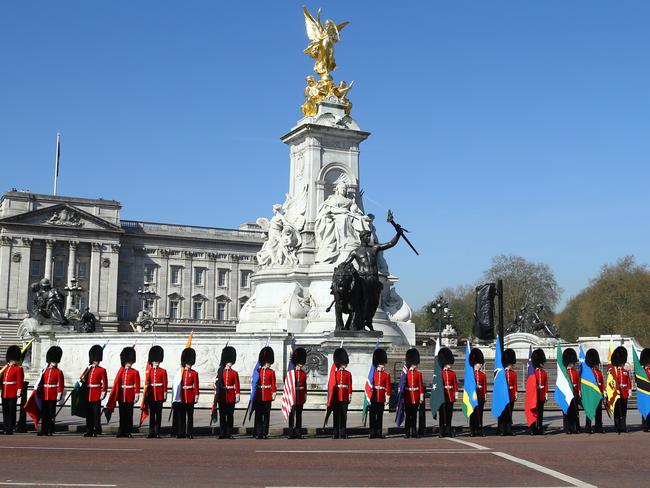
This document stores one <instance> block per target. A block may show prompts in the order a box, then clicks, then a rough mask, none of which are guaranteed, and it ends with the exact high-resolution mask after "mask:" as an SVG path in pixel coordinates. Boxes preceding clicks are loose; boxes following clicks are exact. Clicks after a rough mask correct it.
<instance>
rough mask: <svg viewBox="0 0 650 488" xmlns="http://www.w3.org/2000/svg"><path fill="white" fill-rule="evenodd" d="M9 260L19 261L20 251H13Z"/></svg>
mask: <svg viewBox="0 0 650 488" xmlns="http://www.w3.org/2000/svg"><path fill="white" fill-rule="evenodd" d="M11 260H12V261H13V262H14V263H20V260H21V256H20V253H19V252H15V253H13V254H12V255H11Z"/></svg>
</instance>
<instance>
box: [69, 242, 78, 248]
mask: <svg viewBox="0 0 650 488" xmlns="http://www.w3.org/2000/svg"><path fill="white" fill-rule="evenodd" d="M78 245H79V241H68V246H70V249H77V246H78Z"/></svg>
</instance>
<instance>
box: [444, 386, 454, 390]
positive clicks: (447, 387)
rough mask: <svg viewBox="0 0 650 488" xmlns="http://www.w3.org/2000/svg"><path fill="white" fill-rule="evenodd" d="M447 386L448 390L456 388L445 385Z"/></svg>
mask: <svg viewBox="0 0 650 488" xmlns="http://www.w3.org/2000/svg"><path fill="white" fill-rule="evenodd" d="M445 388H447V389H448V390H453V389H454V387H453V386H445Z"/></svg>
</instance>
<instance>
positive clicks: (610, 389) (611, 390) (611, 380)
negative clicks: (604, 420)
mask: <svg viewBox="0 0 650 488" xmlns="http://www.w3.org/2000/svg"><path fill="white" fill-rule="evenodd" d="M605 392H606V394H607V410H608V411H609V414H610V415H614V407H615V406H616V402H617V401H618V383H617V381H616V375H615V374H614V368H613V367H612V366H611V365H610V367H609V368H608V370H607V383H606V390H605Z"/></svg>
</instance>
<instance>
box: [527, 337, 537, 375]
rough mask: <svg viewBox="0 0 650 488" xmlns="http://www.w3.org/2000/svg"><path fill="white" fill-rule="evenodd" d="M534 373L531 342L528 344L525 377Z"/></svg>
mask: <svg viewBox="0 0 650 488" xmlns="http://www.w3.org/2000/svg"><path fill="white" fill-rule="evenodd" d="M534 374H535V366H533V346H532V344H531V345H530V346H528V371H527V372H526V378H528V377H529V376H532V375H534Z"/></svg>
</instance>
